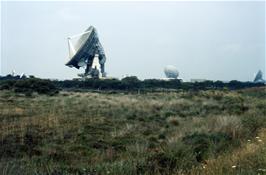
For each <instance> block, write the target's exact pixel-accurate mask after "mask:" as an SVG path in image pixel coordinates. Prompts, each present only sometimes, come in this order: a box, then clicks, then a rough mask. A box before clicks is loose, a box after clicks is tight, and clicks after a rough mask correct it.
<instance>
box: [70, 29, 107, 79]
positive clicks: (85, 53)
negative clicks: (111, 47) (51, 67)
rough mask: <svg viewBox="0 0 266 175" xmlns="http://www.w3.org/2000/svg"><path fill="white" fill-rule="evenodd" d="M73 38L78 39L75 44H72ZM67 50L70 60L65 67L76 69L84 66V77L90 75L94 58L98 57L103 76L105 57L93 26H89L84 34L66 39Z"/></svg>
mask: <svg viewBox="0 0 266 175" xmlns="http://www.w3.org/2000/svg"><path fill="white" fill-rule="evenodd" d="M74 38H78V40H77V42H76V43H75V44H74V43H73V42H72V39H74ZM68 50H69V58H70V60H69V61H68V62H67V63H66V65H67V66H69V67H75V68H77V69H79V68H80V67H85V66H86V69H85V74H84V75H85V76H86V75H90V74H92V72H93V68H92V63H93V60H94V57H95V55H98V58H99V63H100V69H101V74H102V75H103V76H105V70H104V66H105V65H104V64H105V61H106V56H105V53H104V50H103V47H102V45H101V43H100V41H99V38H98V35H97V31H96V29H95V28H94V27H93V26H90V27H89V28H88V29H87V30H86V31H85V32H82V33H80V34H77V35H74V36H71V37H68Z"/></svg>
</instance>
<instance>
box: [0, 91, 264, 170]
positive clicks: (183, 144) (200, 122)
mask: <svg viewBox="0 0 266 175" xmlns="http://www.w3.org/2000/svg"><path fill="white" fill-rule="evenodd" d="M265 97H266V91H265V88H253V89H247V90H242V91H199V92H190V91H179V92H154V93H145V94H141V93H139V94H124V93H110V92H101V93H96V92H82V93H81V92H60V93H59V94H58V95H56V96H44V95H33V96H32V97H25V96H24V95H20V94H14V93H13V92H11V91H1V92H0V138H1V142H0V156H1V159H0V174H121V175H122V174H258V173H260V174H263V173H265V171H266V170H265V169H266V159H265V157H266V151H265V149H266V148H265V144H264V142H266V140H265V137H266V133H265V128H266V101H265ZM255 137H259V138H255Z"/></svg>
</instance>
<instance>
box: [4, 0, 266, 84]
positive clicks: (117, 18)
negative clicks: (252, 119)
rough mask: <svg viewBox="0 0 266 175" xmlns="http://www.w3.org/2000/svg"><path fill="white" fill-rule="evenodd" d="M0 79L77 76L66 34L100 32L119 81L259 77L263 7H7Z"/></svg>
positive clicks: (7, 4) (252, 4)
mask: <svg viewBox="0 0 266 175" xmlns="http://www.w3.org/2000/svg"><path fill="white" fill-rule="evenodd" d="M1 25H2V26H1V29H2V30H1V49H2V50H1V75H5V74H8V73H10V72H11V71H12V70H13V69H14V70H16V72H17V73H22V72H25V73H26V74H28V75H35V76H37V77H41V78H58V79H71V78H75V77H77V73H80V72H83V71H84V70H77V69H75V68H69V67H66V66H65V63H66V62H67V61H68V59H69V58H68V45H67V39H66V38H67V37H68V36H70V35H74V34H77V33H81V32H82V31H84V30H86V29H87V28H88V27H89V26H90V25H93V26H95V27H96V28H97V31H98V34H99V37H100V41H101V43H102V45H103V47H104V49H105V52H106V56H107V61H106V71H107V73H108V75H109V76H112V77H119V78H121V77H122V76H123V75H126V74H128V75H136V76H138V77H139V78H141V79H144V78H162V77H164V73H163V68H164V67H165V66H166V65H174V66H176V67H177V68H178V70H179V72H180V78H183V79H184V80H190V79H191V78H204V79H211V80H218V79H219V80H241V81H250V80H253V77H254V73H256V72H257V71H258V70H259V69H261V70H262V71H263V72H264V73H265V66H266V65H265V2H2V4H1Z"/></svg>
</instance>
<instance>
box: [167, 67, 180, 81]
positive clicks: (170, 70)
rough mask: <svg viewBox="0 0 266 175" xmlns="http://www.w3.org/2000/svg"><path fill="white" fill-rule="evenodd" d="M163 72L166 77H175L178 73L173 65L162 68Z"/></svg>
mask: <svg viewBox="0 0 266 175" xmlns="http://www.w3.org/2000/svg"><path fill="white" fill-rule="evenodd" d="M164 73H165V75H166V77H167V78H175V79H176V78H177V77H178V75H179V72H178V70H177V68H176V67H175V66H172V65H168V66H166V67H165V68H164Z"/></svg>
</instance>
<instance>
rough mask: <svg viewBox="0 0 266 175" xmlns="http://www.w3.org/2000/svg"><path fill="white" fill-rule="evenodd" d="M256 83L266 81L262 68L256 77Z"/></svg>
mask: <svg viewBox="0 0 266 175" xmlns="http://www.w3.org/2000/svg"><path fill="white" fill-rule="evenodd" d="M254 82H255V83H265V80H264V79H263V73H262V71H261V70H259V71H258V73H257V74H256V76H255V78H254Z"/></svg>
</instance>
